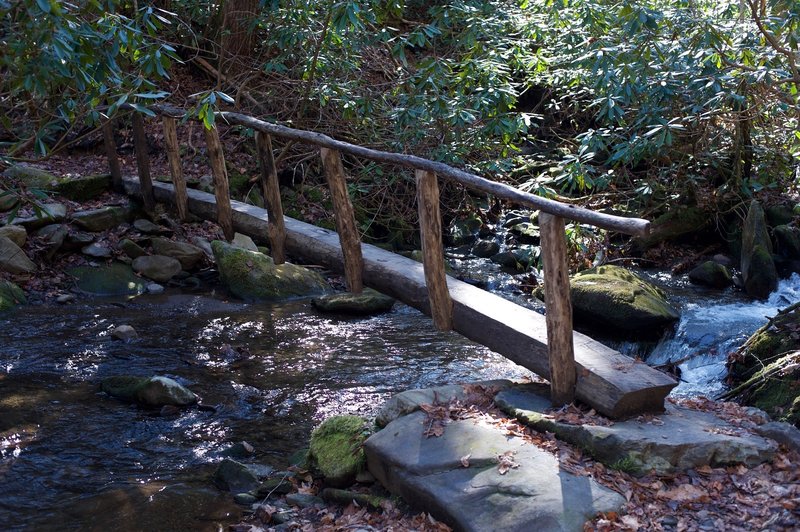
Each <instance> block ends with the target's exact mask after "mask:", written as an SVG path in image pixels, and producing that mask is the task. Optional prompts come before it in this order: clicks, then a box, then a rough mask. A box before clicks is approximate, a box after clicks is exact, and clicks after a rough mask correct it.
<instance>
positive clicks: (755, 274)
mask: <svg viewBox="0 0 800 532" xmlns="http://www.w3.org/2000/svg"><path fill="white" fill-rule="evenodd" d="M740 265H741V270H742V280H743V281H744V288H745V291H746V292H747V293H748V294H749V295H751V296H753V297H757V298H760V299H766V298H767V297H769V294H770V293H772V292H773V291H774V290H775V289H776V288H777V287H778V271H777V269H776V268H775V262H774V261H773V260H772V240H770V238H769V232H768V231H767V222H766V220H765V218H764V210H763V209H762V208H761V205H759V203H758V202H757V201H756V200H753V201H752V202H751V203H750V209H749V210H748V211H747V218H746V219H745V221H744V227H743V228H742V258H741V261H740Z"/></svg>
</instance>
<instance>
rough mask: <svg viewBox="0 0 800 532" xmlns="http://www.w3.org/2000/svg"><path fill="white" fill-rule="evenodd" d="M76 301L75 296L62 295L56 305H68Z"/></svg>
mask: <svg viewBox="0 0 800 532" xmlns="http://www.w3.org/2000/svg"><path fill="white" fill-rule="evenodd" d="M73 301H75V296H74V295H73V294H61V295H60V296H58V297H57V298H56V303H58V304H59V305H66V304H67V303H71V302H73Z"/></svg>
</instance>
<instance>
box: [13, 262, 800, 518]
mask: <svg viewBox="0 0 800 532" xmlns="http://www.w3.org/2000/svg"><path fill="white" fill-rule="evenodd" d="M462 266H463V265H462ZM473 273H474V272H473ZM484 273H485V272H484ZM640 273H641V272H640ZM643 273H644V275H645V276H647V277H649V278H650V280H652V281H654V282H656V283H659V284H662V285H665V284H666V285H669V290H670V292H671V293H672V294H673V298H672V301H673V303H676V304H677V306H679V307H680V308H681V311H682V318H681V320H680V322H679V323H678V324H677V326H676V327H675V332H674V334H670V335H668V336H666V337H665V338H664V339H662V340H661V341H660V342H658V343H657V345H656V344H655V343H649V344H648V343H632V342H614V341H612V340H607V341H608V342H609V343H612V344H613V347H615V348H617V349H620V350H621V351H623V352H626V353H628V354H630V355H632V356H641V357H642V358H645V359H646V360H647V361H648V362H649V363H651V364H654V365H662V364H667V363H670V362H673V363H674V362H675V361H681V362H679V364H678V365H679V366H680V368H681V370H682V379H683V381H682V382H681V384H680V386H679V387H678V388H677V389H676V391H675V392H674V393H677V394H683V395H686V394H689V395H693V394H700V393H702V394H707V395H711V396H713V395H715V394H716V393H718V392H719V391H721V390H722V389H723V388H722V387H723V384H722V378H723V376H724V360H725V356H726V354H727V353H728V351H730V350H733V349H735V348H736V347H738V345H740V344H741V343H742V342H743V341H744V339H745V338H746V337H747V336H748V335H749V334H751V333H752V332H753V331H754V330H755V329H757V328H758V327H759V326H761V325H762V324H763V323H765V322H766V316H771V315H774V314H775V313H776V312H777V309H778V308H782V307H785V306H787V305H788V304H789V303H791V302H794V301H797V300H798V298H800V278H799V277H797V276H794V277H792V278H791V279H789V280H785V281H782V282H781V285H780V287H779V289H778V291H777V292H776V293H775V294H773V295H772V297H771V298H770V299H769V300H768V301H766V302H754V301H752V300H746V299H744V298H743V297H741V296H739V295H738V294H737V293H735V292H733V291H727V292H717V291H704V290H702V289H698V288H696V287H693V286H691V285H688V284H686V283H684V282H683V281H680V280H677V281H676V280H674V279H671V278H670V277H669V276H668V275H659V274H649V273H647V272H643ZM492 276H493V274H492V273H485V277H486V278H488V279H493V277H492ZM499 279H500V280H499V281H497V280H494V281H491V283H490V284H492V283H497V284H498V285H500V286H499V287H500V288H505V290H506V291H508V289H509V287H512V286H513V283H509V282H508V278H507V277H500V278H499ZM503 279H505V280H503ZM513 298H514V299H516V300H518V301H522V300H527V301H528V304H531V305H533V306H535V307H537V308H538V307H539V304H538V303H530V299H528V298H527V297H525V296H522V295H520V294H517V295H516V296H513ZM120 324H128V325H131V326H133V327H134V328H135V329H136V330H137V331H138V332H139V338H138V339H136V340H134V341H132V342H130V343H124V342H121V341H119V340H114V339H112V337H111V335H110V332H111V330H112V329H113V328H114V327H115V326H117V325H120ZM0 346H2V352H1V353H0V486H2V488H3V489H2V492H3V496H2V497H0V527H1V528H2V529H3V530H49V529H81V530H108V529H111V528H113V529H115V530H120V531H124V530H143V529H152V530H163V529H176V530H177V529H185V530H216V529H218V528H219V526H220V525H222V526H225V525H227V524H230V523H233V522H236V520H237V519H238V518H239V517H240V516H241V512H242V508H241V507H239V506H237V505H235V504H233V503H232V502H231V498H230V495H228V494H223V493H221V492H219V491H218V490H217V489H216V488H214V487H213V486H212V485H211V483H210V482H209V481H208V477H209V475H210V474H211V472H212V471H213V469H214V467H215V463H216V462H217V461H219V460H220V452H221V451H223V450H224V449H226V448H227V447H229V446H231V445H232V444H234V443H236V442H241V441H247V442H249V443H250V444H252V445H253V446H254V447H255V449H256V453H255V454H254V456H252V457H250V458H248V459H247V461H249V462H254V463H260V464H265V465H269V466H272V467H275V468H277V469H281V468H284V467H285V465H286V459H287V456H288V455H289V454H291V453H292V452H293V451H295V450H297V449H298V448H301V447H303V446H304V444H305V442H306V441H307V440H308V436H309V434H310V432H311V430H312V429H313V427H314V425H315V424H316V423H318V422H319V421H320V420H322V419H324V418H325V417H327V416H330V415H334V414H341V413H354V414H361V415H365V416H369V415H371V414H373V413H374V412H375V410H376V408H377V407H378V406H379V405H380V404H381V403H382V402H383V400H385V399H386V398H388V397H389V396H390V395H392V394H393V393H396V392H399V391H402V390H405V389H409V388H419V387H429V386H434V385H440V384H448V383H455V382H466V381H475V380H481V379H491V378H499V377H509V378H515V377H522V376H526V375H528V372H527V371H526V370H524V369H523V368H520V367H519V366H516V365H515V364H513V363H511V362H509V361H507V360H506V359H504V358H502V357H500V356H498V355H495V354H493V353H491V352H490V351H488V350H487V349H485V348H484V347H482V346H479V345H476V344H474V343H472V342H470V341H468V340H466V339H464V338H463V337H461V336H460V335H457V334H455V333H441V332H437V331H435V330H434V329H433V327H432V325H431V322H430V320H429V319H428V318H427V317H425V316H423V315H422V314H421V313H419V312H417V311H416V310H414V309H411V308H409V307H406V306H404V305H400V304H398V305H397V306H396V307H395V309H394V310H393V311H392V312H391V313H388V314H384V315H381V316H376V317H372V318H366V319H363V318H358V319H356V318H342V317H332V316H330V315H322V314H319V313H318V312H316V311H315V310H313V309H312V308H311V306H310V305H309V303H308V302H307V301H292V302H285V303H281V304H275V305H267V304H259V305H256V304H244V303H239V302H232V301H229V300H226V299H224V298H222V297H220V296H219V295H217V294H215V293H214V292H213V291H212V292H204V293H187V292H180V291H171V292H168V293H166V294H163V295H144V296H139V297H137V298H134V299H131V300H125V299H113V298H94V299H83V300H79V301H78V302H77V303H75V304H72V305H68V306H57V307H54V306H45V305H27V306H22V307H19V308H18V309H16V310H14V311H12V312H8V313H5V314H3V315H0ZM112 375H141V376H150V375H167V376H170V377H172V378H175V379H176V380H178V381H179V382H181V383H183V384H185V385H188V386H189V387H190V388H191V389H192V390H194V391H195V392H197V393H198V394H199V395H200V396H201V397H202V402H203V403H204V404H205V405H211V406H213V407H214V409H215V411H213V412H211V411H206V410H201V409H197V408H194V409H188V410H185V411H183V412H182V413H181V414H180V415H178V416H171V417H170V416H166V417H164V416H160V415H159V413H158V412H156V411H149V410H144V409H141V408H138V407H136V406H134V405H130V404H126V403H122V402H120V401H117V400H115V399H112V398H110V397H108V396H106V395H105V394H103V393H100V392H99V391H98V383H99V381H100V380H101V379H102V378H104V377H107V376H112Z"/></svg>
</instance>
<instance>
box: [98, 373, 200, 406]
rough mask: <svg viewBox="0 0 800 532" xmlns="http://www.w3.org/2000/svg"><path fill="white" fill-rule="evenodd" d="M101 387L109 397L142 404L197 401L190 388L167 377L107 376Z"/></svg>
mask: <svg viewBox="0 0 800 532" xmlns="http://www.w3.org/2000/svg"><path fill="white" fill-rule="evenodd" d="M101 389H102V390H103V391H104V392H105V393H107V394H108V395H110V396H111V397H114V398H116V399H120V400H122V401H129V402H133V403H138V404H140V405H143V406H152V407H160V406H165V405H174V406H188V405H192V404H194V403H196V402H197V396H196V395H195V394H194V393H193V392H192V391H191V390H189V389H188V388H186V387H185V386H182V385H181V384H179V383H178V382H177V381H175V380H173V379H170V378H169V377H161V376H156V377H149V378H148V377H132V376H127V375H123V376H116V377H107V378H105V379H103V382H102V383H101Z"/></svg>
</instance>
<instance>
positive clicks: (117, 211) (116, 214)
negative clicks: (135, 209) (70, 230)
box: [72, 207, 131, 233]
mask: <svg viewBox="0 0 800 532" xmlns="http://www.w3.org/2000/svg"><path fill="white" fill-rule="evenodd" d="M130 215H131V211H130V209H129V208H126V207H102V208H100V209H93V210H90V211H81V212H76V213H74V214H73V215H72V221H73V222H75V223H76V224H77V225H78V226H80V227H81V228H83V229H85V230H87V231H91V232H92V233H99V232H100V231H105V230H106V229H111V228H112V227H116V226H118V225H119V224H121V223H124V222H127V221H128V219H129V218H130Z"/></svg>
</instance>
